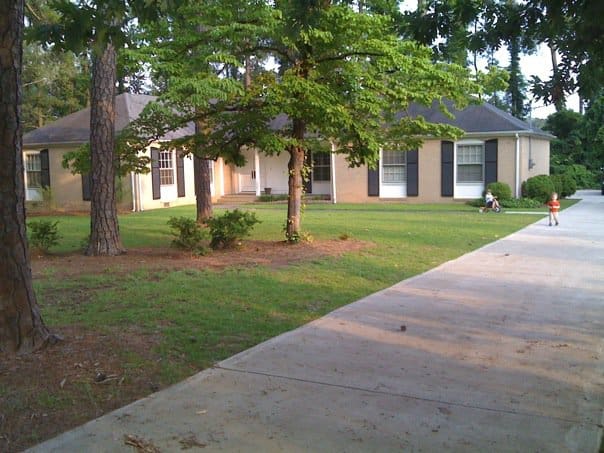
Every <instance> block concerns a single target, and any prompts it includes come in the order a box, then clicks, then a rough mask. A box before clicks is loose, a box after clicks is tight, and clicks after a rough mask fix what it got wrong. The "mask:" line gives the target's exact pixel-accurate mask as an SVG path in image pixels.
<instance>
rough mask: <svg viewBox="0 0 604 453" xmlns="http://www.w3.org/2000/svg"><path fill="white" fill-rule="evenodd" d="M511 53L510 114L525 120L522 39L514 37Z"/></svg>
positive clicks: (511, 42)
mask: <svg viewBox="0 0 604 453" xmlns="http://www.w3.org/2000/svg"><path fill="white" fill-rule="evenodd" d="M508 47H509V52H510V66H509V71H510V80H509V84H508V93H509V96H510V112H511V114H512V115H514V116H515V117H516V118H520V119H523V118H524V96H523V93H522V87H521V86H520V84H521V79H522V72H521V69H520V38H519V37H514V38H512V39H510V42H509V45H508Z"/></svg>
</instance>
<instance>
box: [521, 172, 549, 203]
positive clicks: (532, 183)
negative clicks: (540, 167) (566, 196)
mask: <svg viewBox="0 0 604 453" xmlns="http://www.w3.org/2000/svg"><path fill="white" fill-rule="evenodd" d="M555 191H556V188H555V187H554V183H553V182H552V180H551V178H550V177H549V176H548V175H538V176H533V177H532V178H529V179H527V180H526V181H524V182H523V183H522V195H523V196H524V197H525V198H533V199H535V200H539V201H540V202H541V203H546V202H547V200H549V198H550V196H551V195H552V192H555Z"/></svg>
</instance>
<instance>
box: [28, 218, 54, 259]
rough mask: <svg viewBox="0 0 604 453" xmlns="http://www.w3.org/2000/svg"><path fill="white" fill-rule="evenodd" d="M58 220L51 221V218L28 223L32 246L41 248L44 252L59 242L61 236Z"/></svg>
mask: <svg viewBox="0 0 604 453" xmlns="http://www.w3.org/2000/svg"><path fill="white" fill-rule="evenodd" d="M58 224H59V222H58V221H56V222H51V221H50V220H35V221H32V222H29V223H28V224H27V228H28V230H29V232H30V234H29V242H30V244H31V245H32V247H34V248H36V249H38V250H40V251H41V252H43V253H48V250H49V249H50V248H51V247H54V246H55V245H57V244H58V243H59V239H61V236H60V235H59V231H58V228H57V225H58Z"/></svg>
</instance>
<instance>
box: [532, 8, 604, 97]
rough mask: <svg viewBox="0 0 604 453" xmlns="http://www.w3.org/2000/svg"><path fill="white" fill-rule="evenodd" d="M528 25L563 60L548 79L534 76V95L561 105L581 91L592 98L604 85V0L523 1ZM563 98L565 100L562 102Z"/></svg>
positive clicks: (582, 94) (580, 93)
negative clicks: (603, 40)
mask: <svg viewBox="0 0 604 453" xmlns="http://www.w3.org/2000/svg"><path fill="white" fill-rule="evenodd" d="M524 9H525V15H526V17H528V18H529V27H527V30H532V31H534V32H535V33H536V38H537V39H538V40H539V41H540V42H546V43H548V45H549V46H550V48H551V49H552V51H555V52H556V53H557V54H558V55H559V57H560V60H559V61H557V62H556V63H557V65H556V67H555V68H554V71H553V72H552V76H551V78H550V79H549V80H545V81H543V80H541V79H540V78H538V77H533V84H534V88H533V92H534V93H535V95H536V96H537V97H538V98H540V99H543V100H545V101H546V102H547V103H551V104H554V105H556V106H557V107H560V106H561V105H563V101H564V97H565V95H566V94H568V93H572V92H574V91H575V90H578V92H579V95H580V97H581V98H582V99H588V100H593V99H595V98H597V96H599V95H600V94H601V89H602V86H603V85H604V71H603V70H602V68H603V67H604V46H603V45H602V39H601V38H602V36H604V21H602V17H603V15H604V3H603V2H601V1H596V0H581V1H577V0H529V1H528V2H526V4H524ZM561 101H562V102H561Z"/></svg>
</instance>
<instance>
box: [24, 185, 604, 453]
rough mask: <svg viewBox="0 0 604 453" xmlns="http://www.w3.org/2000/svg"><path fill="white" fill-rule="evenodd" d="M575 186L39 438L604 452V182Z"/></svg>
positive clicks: (219, 446)
mask: <svg viewBox="0 0 604 453" xmlns="http://www.w3.org/2000/svg"><path fill="white" fill-rule="evenodd" d="M581 196H582V197H583V201H581V202H580V203H579V204H577V205H575V206H573V207H572V208H569V209H568V210H565V211H563V212H562V213H561V215H560V223H561V225H560V226H559V227H548V226H547V221H546V220H539V221H538V222H537V223H535V224H533V225H531V226H529V227H527V228H525V229H523V230H521V231H519V232H518V233H515V234H512V235H511V236H508V237H506V238H505V239H502V240H500V241H497V242H495V243H493V244H490V245H488V246H486V247H483V248H482V249H480V250H477V251H476V252H473V253H470V254H467V255H465V256H463V257H461V258H459V259H456V260H454V261H450V262H448V263H445V264H443V265H442V266H440V267H438V268H436V269H434V270H432V271H429V272H427V273H425V274H422V275H419V276H417V277H414V278H411V279H409V280H405V281H403V282H401V283H399V284H397V285H394V286H392V287H391V288H388V289H386V290H384V291H381V292H378V293H376V294H372V295H371V296H368V297H366V298H364V299H362V300H359V301H357V302H355V303H353V304H351V305H348V306H346V307H343V308H341V309H339V310H336V311H335V312H333V313H331V314H329V315H327V316H325V317H323V318H321V319H319V320H317V321H315V322H313V323H310V324H308V325H305V326H303V327H301V328H299V329H297V330H294V331H292V332H288V333H286V334H284V335H281V336H279V337H276V338H274V339H272V340H269V341H267V342H265V343H262V344H260V345H258V346H256V347H254V348H252V349H250V350H248V351H245V352H242V353H241V354H238V355H236V356H234V357H231V358H230V359H228V360H225V361H223V362H221V363H220V364H219V365H218V366H217V367H215V368H213V369H210V370H206V371H204V372H201V373H199V374H197V375H195V376H193V377H191V378H190V379H188V380H186V381H185V382H182V383H180V384H178V385H176V386H174V387H171V388H169V389H166V390H164V391H162V392H159V393H157V394H154V395H152V396H150V397H148V398H145V399H143V400H140V401H137V402H135V403H133V404H131V405H129V406H127V407H124V408H122V409H119V410H117V411H115V412H112V413H110V414H108V415H105V416H104V417H101V418H99V419H97V420H94V421H92V422H90V423H88V424H86V425H84V426H82V427H80V428H77V429H75V430H73V431H70V432H67V433H65V434H63V435H61V436H59V437H57V438H55V439H52V440H50V441H48V442H45V443H43V444H41V445H39V446H37V447H35V448H33V449H32V451H36V452H48V451H57V452H76V451H88V452H120V451H124V452H130V451H132V447H131V446H128V445H126V444H125V442H124V436H125V435H132V436H137V437H136V438H137V439H138V440H140V441H146V442H149V443H150V444H152V445H154V446H155V447H157V448H159V449H160V450H161V451H166V452H170V451H181V450H182V449H187V448H192V449H196V448H197V449H201V448H203V450H204V451H214V450H225V451H242V452H247V451H256V452H271V451H287V452H296V451H313V452H315V451H326V452H354V451H426V452H430V451H460V452H461V451H463V452H467V451H480V452H483V451H496V452H499V451H519V452H526V451H540V452H550V451H551V452H558V451H572V452H597V451H598V448H599V442H600V439H601V436H602V423H603V408H604V350H603V348H604V196H601V195H599V193H597V192H595V191H594V192H584V193H581ZM149 451H151V450H149Z"/></svg>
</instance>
